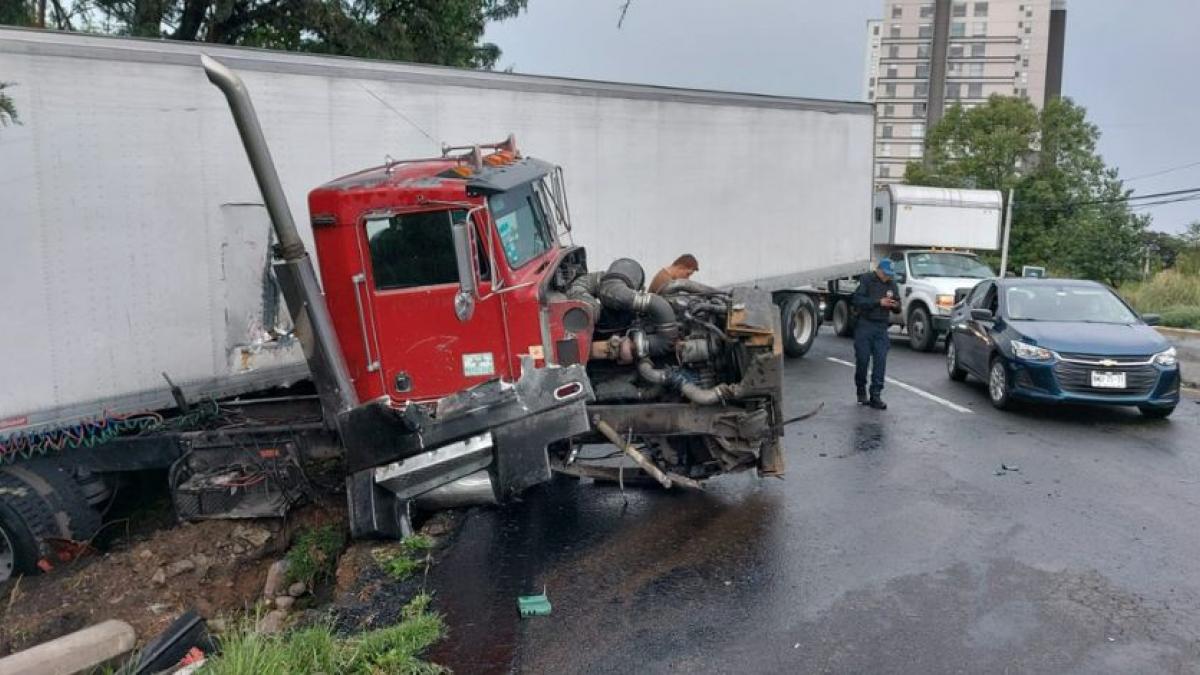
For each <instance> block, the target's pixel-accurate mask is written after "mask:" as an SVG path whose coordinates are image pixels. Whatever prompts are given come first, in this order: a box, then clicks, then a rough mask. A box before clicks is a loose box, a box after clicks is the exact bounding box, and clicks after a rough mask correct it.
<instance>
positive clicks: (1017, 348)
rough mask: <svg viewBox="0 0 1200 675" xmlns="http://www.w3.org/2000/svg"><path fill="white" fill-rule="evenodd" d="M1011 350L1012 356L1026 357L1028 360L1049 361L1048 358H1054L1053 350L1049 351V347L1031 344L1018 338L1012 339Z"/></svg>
mask: <svg viewBox="0 0 1200 675" xmlns="http://www.w3.org/2000/svg"><path fill="white" fill-rule="evenodd" d="M1012 350H1013V356H1015V357H1017V358H1018V359H1027V360H1029V361H1049V360H1050V359H1052V358H1054V352H1052V351H1050V350H1049V349H1046V348H1045V347H1039V346H1037V345H1031V344H1029V343H1027V342H1021V341H1020V340H1013V341H1012Z"/></svg>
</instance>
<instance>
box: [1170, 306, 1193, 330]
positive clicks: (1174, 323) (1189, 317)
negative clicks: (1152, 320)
mask: <svg viewBox="0 0 1200 675" xmlns="http://www.w3.org/2000/svg"><path fill="white" fill-rule="evenodd" d="M1162 325H1164V326H1169V327H1171V328H1191V329H1193V330H1200V307H1168V308H1166V309H1164V310H1163V311H1162Z"/></svg>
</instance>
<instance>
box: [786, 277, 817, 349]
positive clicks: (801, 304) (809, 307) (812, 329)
mask: <svg viewBox="0 0 1200 675" xmlns="http://www.w3.org/2000/svg"><path fill="white" fill-rule="evenodd" d="M781 318H782V322H781V323H782V325H783V352H784V353H785V354H787V355H788V356H790V357H793V358H797V357H801V356H804V355H805V354H806V353H807V352H808V350H809V348H810V347H812V343H813V340H815V339H816V337H817V326H818V323H817V306H816V304H815V303H813V301H812V298H810V297H808V296H807V295H805V294H803V293H796V294H793V295H792V296H790V297H788V299H787V300H786V301H785V302H784V303H783V308H782V310H781Z"/></svg>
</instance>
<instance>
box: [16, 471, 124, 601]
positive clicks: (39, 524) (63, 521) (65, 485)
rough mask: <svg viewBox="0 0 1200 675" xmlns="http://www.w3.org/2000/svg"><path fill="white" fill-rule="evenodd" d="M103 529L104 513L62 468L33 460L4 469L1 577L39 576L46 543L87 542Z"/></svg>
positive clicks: (46, 548) (47, 545) (46, 550)
mask: <svg viewBox="0 0 1200 675" xmlns="http://www.w3.org/2000/svg"><path fill="white" fill-rule="evenodd" d="M99 529H100V514H98V513H97V512H96V511H94V510H93V509H92V508H91V507H90V506H88V503H87V500H86V499H84V497H83V495H82V493H81V491H80V489H79V486H78V484H77V483H76V482H75V479H74V478H72V477H71V475H70V474H69V473H68V471H67V470H66V469H64V468H63V467H61V466H58V465H56V464H54V463H52V462H29V463H26V464H19V465H16V466H10V467H7V468H5V469H3V470H0V578H7V577H8V576H10V575H12V574H14V573H16V574H33V573H36V572H38V566H37V563H38V560H40V559H42V558H44V557H46V556H47V555H49V553H50V548H49V544H48V541H47V540H51V539H65V540H69V541H87V540H89V539H91V538H92V536H94V535H95V534H96V532H97V531H98V530H99Z"/></svg>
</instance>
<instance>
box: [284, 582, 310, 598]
mask: <svg viewBox="0 0 1200 675" xmlns="http://www.w3.org/2000/svg"><path fill="white" fill-rule="evenodd" d="M307 592H308V586H305V585H304V582H303V581H297V582H296V583H294V584H292V585H291V586H288V589H287V594H288V595H290V596H292V597H293V598H298V597H300V596H302V595H304V594H305V593H307Z"/></svg>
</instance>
